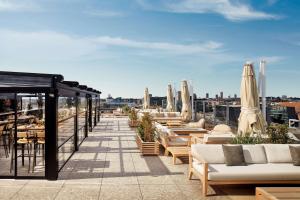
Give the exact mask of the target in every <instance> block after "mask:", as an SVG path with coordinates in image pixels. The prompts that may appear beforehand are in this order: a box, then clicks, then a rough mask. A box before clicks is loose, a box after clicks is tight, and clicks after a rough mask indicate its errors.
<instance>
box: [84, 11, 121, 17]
mask: <svg viewBox="0 0 300 200" xmlns="http://www.w3.org/2000/svg"><path fill="white" fill-rule="evenodd" d="M83 13H84V14H87V15H89V16H94V17H103V18H111V17H123V16H124V13H122V12H117V11H110V10H86V11H84V12H83Z"/></svg>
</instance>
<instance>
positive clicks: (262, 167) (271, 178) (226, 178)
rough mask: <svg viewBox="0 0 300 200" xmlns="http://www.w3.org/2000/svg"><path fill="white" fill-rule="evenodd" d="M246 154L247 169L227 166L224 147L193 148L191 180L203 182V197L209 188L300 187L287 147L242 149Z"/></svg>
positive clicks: (298, 169)
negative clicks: (242, 186)
mask: <svg viewBox="0 0 300 200" xmlns="http://www.w3.org/2000/svg"><path fill="white" fill-rule="evenodd" d="M295 146H299V145H298V144H295ZM243 152H244V157H245V161H246V163H247V166H227V165H226V164H225V157H224V153H223V149H222V145H220V144H193V145H192V146H191V152H190V165H189V179H191V178H192V176H193V175H196V176H197V177H199V178H200V180H201V182H202V192H203V195H204V196H206V195H207V188H208V186H209V185H224V184H300V166H294V165H293V163H292V158H291V154H290V150H289V145H288V144H262V145H243Z"/></svg>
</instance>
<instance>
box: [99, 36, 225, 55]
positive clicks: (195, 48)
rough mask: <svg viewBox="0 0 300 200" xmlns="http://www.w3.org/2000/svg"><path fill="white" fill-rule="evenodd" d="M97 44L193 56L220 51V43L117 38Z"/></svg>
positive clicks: (110, 38)
mask: <svg viewBox="0 0 300 200" xmlns="http://www.w3.org/2000/svg"><path fill="white" fill-rule="evenodd" d="M95 41H96V42H98V43H99V44H104V45H113V46H123V47H129V48H140V49H150V50H161V51H167V52H173V53H179V54H193V53H201V52H213V51H217V50H220V48H221V47H222V43H219V42H215V41H207V42H204V43H202V44H178V43H167V42H143V41H136V40H129V39H125V38H117V37H108V36H104V37H98V38H96V40H95Z"/></svg>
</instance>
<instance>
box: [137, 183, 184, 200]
mask: <svg viewBox="0 0 300 200" xmlns="http://www.w3.org/2000/svg"><path fill="white" fill-rule="evenodd" d="M140 188H141V192H142V196H143V199H144V200H150V199H151V200H158V199H160V200H174V199H182V200H185V199H187V197H186V196H185V195H184V194H183V193H182V192H181V191H180V190H179V189H178V188H177V187H176V186H175V185H141V186H140Z"/></svg>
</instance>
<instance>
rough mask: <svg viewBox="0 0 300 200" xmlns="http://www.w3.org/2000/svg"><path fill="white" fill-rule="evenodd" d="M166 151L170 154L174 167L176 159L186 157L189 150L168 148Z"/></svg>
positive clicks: (187, 148) (185, 148)
mask: <svg viewBox="0 0 300 200" xmlns="http://www.w3.org/2000/svg"><path fill="white" fill-rule="evenodd" d="M167 150H168V151H169V152H170V153H171V154H172V156H173V164H174V165H176V158H178V157H188V156H189V151H190V150H191V148H190V147H168V148H167Z"/></svg>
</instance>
